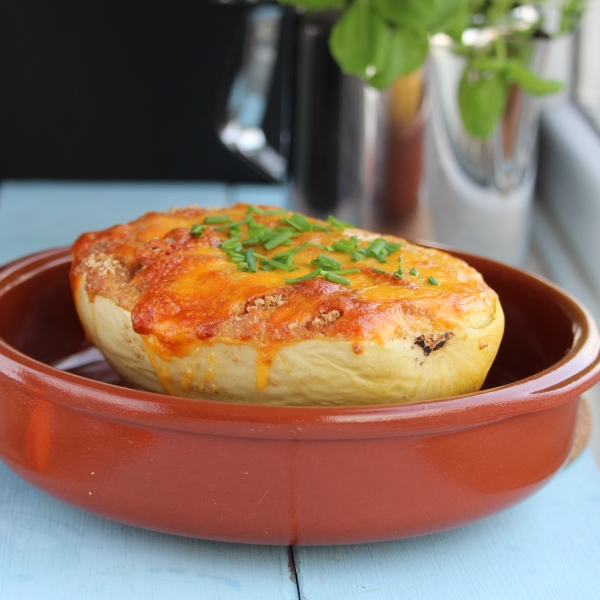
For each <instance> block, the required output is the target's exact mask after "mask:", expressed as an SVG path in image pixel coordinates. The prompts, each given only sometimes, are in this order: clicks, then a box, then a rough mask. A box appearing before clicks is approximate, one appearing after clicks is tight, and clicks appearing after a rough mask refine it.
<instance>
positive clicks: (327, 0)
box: [279, 0, 346, 10]
mask: <svg viewBox="0 0 600 600" xmlns="http://www.w3.org/2000/svg"><path fill="white" fill-rule="evenodd" d="M279 3H280V4H293V5H294V6H299V7H301V8H305V9H307V10H332V9H336V8H343V7H344V5H345V4H346V2H345V0H279Z"/></svg>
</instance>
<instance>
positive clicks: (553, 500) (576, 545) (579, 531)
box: [294, 451, 600, 600]
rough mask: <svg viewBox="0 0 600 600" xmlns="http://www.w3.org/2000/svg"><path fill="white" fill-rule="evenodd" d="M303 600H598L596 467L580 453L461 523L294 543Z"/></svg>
mask: <svg viewBox="0 0 600 600" xmlns="http://www.w3.org/2000/svg"><path fill="white" fill-rule="evenodd" d="M294 551H295V557H296V569H297V572H298V582H299V585H300V592H301V596H300V597H301V598H302V600H316V599H319V600H321V599H327V600H334V599H340V600H342V599H343V600H351V599H353V598H372V599H377V600H398V599H399V598H416V599H419V600H429V599H431V600H446V599H447V600H455V599H457V598H460V599H461V600H466V599H470V598H473V599H478V600H479V599H481V598H485V599H486V600H509V599H510V600H521V599H531V600H539V599H540V598H548V599H554V598H556V599H557V600H558V599H560V600H569V599H573V600H575V599H577V600H583V599H585V600H593V599H598V598H600V571H599V569H598V566H599V565H600V473H599V472H598V469H597V467H596V466H595V463H594V462H593V459H592V457H591V455H590V453H589V452H588V451H586V452H585V453H584V454H583V455H582V456H581V457H580V458H579V459H577V461H576V462H575V463H574V464H572V465H571V466H570V467H568V468H567V469H566V470H564V471H563V472H561V473H560V474H559V475H558V476H557V477H555V478H554V479H553V480H552V481H551V482H550V483H549V484H548V485H547V486H546V487H545V488H543V489H542V490H541V491H540V492H538V493H537V494H536V495H535V496H533V497H532V498H529V499H528V500H526V501H525V502H523V503H521V504H520V505H518V506H515V507H513V508H511V509H509V510H508V511H505V512H504V513H501V514H499V515H496V516H494V517H491V518H488V519H485V520H483V521H480V522H478V523H474V524H471V525H468V526H465V527H462V528H460V529H456V530H453V531H448V532H444V533H440V534H436V535H430V536H425V537H421V538H414V539H408V540H400V541H396V542H386V543H381V544H365V545H355V546H346V547H344V546H337V547H336V546H329V547H302V548H295V550H294Z"/></svg>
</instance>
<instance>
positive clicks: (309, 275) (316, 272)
mask: <svg viewBox="0 0 600 600" xmlns="http://www.w3.org/2000/svg"><path fill="white" fill-rule="evenodd" d="M320 274H321V269H315V270H314V271H311V272H310V273H307V274H306V275H302V277H296V279H285V280H284V281H285V282H286V283H300V282H301V281H306V280H307V279H314V278H315V277H318V276H319V275H320Z"/></svg>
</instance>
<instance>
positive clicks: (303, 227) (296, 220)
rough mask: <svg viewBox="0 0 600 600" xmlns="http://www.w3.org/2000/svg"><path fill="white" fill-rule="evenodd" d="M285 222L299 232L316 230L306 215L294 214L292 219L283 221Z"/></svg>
mask: <svg viewBox="0 0 600 600" xmlns="http://www.w3.org/2000/svg"><path fill="white" fill-rule="evenodd" d="M283 221H284V223H287V224H288V225H291V226H292V227H293V228H294V229H297V230H298V231H312V230H313V229H314V226H313V224H312V223H311V222H310V221H309V220H308V219H307V218H306V217H305V216H304V215H300V214H298V213H294V214H293V215H292V216H291V217H288V218H287V219H283Z"/></svg>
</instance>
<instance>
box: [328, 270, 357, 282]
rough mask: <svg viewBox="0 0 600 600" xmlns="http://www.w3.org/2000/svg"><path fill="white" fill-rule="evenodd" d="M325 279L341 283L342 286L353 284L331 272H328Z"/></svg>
mask: <svg viewBox="0 0 600 600" xmlns="http://www.w3.org/2000/svg"><path fill="white" fill-rule="evenodd" d="M325 279H327V281H331V282H333V283H341V284H342V285H350V283H351V282H350V280H349V279H346V278H345V277H340V276H339V275H337V274H336V273H332V272H331V271H327V272H326V273H325Z"/></svg>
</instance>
